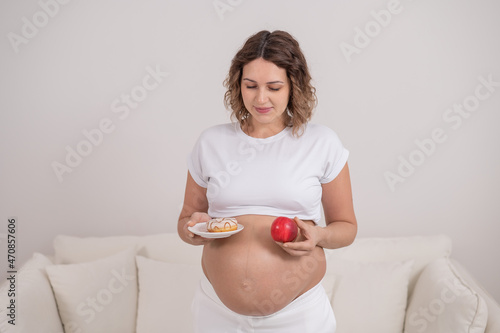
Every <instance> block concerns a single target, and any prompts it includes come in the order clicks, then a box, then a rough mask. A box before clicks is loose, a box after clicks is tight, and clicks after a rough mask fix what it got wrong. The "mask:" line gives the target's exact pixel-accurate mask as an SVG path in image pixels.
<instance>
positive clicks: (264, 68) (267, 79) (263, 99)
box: [241, 58, 290, 130]
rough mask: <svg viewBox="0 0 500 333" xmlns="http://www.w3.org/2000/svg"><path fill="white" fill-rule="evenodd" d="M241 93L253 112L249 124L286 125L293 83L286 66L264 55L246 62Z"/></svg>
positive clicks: (244, 101)
mask: <svg viewBox="0 0 500 333" xmlns="http://www.w3.org/2000/svg"><path fill="white" fill-rule="evenodd" d="M241 95H242V97H243V103H244V104H245V107H246V109H247V110H248V112H250V114H251V118H250V125H251V126H253V127H256V126H258V127H259V126H266V127H271V128H279V130H281V129H283V126H284V122H283V118H284V117H283V113H284V112H285V110H286V106H287V105H288V98H289V96H290V83H289V82H288V77H287V75H286V70H285V69H283V68H280V67H278V66H276V65H275V64H274V63H272V62H270V61H266V60H264V59H262V58H259V59H255V60H253V61H251V62H249V63H248V64H246V65H245V66H243V75H242V77H241Z"/></svg>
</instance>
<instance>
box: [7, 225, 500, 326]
mask: <svg viewBox="0 0 500 333" xmlns="http://www.w3.org/2000/svg"><path fill="white" fill-rule="evenodd" d="M201 250H202V248H201V247H194V246H189V245H187V244H185V243H183V242H182V241H181V240H180V239H179V238H178V236H177V234H160V235H151V236H140V237H136V236H117V237H103V238H77V237H70V236H58V237H56V239H55V240H54V254H53V255H51V256H50V257H48V256H45V255H42V254H40V253H35V254H34V255H33V257H32V258H31V259H30V260H29V261H28V262H27V263H26V264H25V265H24V266H23V267H22V268H21V269H20V270H19V271H18V273H17V274H15V278H16V284H15V288H14V291H15V296H13V295H12V286H11V285H10V281H6V282H4V283H3V285H2V287H1V288H0V297H1V299H2V303H1V304H2V306H1V308H0V332H23V333H35V332H36V333H62V332H65V333H86V332H91V333H101V332H102V333H114V332H117V333H128V332H137V333H144V332H147V333H155V332H162V333H165V332H175V333H183V332H191V331H192V319H191V312H190V303H191V299H192V296H193V294H194V291H195V288H196V287H197V285H198V281H199V278H200V276H201V274H202V271H201V268H200V257H201ZM450 254H451V241H450V239H449V238H448V237H446V236H443V235H436V236H421V237H420V236H417V237H403V238H358V239H357V240H356V241H355V242H354V244H353V245H351V246H349V247H347V248H344V249H339V250H327V267H328V268H327V274H326V276H325V278H324V279H323V281H322V283H323V285H324V287H325V289H326V290H327V292H328V294H329V296H330V298H331V301H332V306H333V308H334V312H335V315H336V318H337V333H344V332H349V333H357V332H359V333H366V332H371V333H378V332H380V333H392V332H398V333H401V332H405V333H413V332H441V333H442V332H450V333H460V332H468V333H475V332H487V333H498V332H500V307H499V305H498V303H496V302H495V301H494V300H493V298H492V297H491V296H489V295H488V294H487V292H486V291H484V290H483V289H482V288H481V287H480V286H479V285H478V284H477V283H476V282H475V281H474V279H473V278H472V277H471V276H470V275H469V274H468V273H467V272H466V271H465V270H464V269H463V268H462V267H460V265H459V264H458V263H457V262H456V261H454V260H452V259H450ZM315 264H317V263H316V262H315V261H314V260H313V259H311V261H309V262H307V264H305V265H304V267H302V268H303V269H304V270H307V269H308V268H310V267H312V265H315ZM297 274H299V273H297ZM9 289H10V290H11V292H9ZM9 294H10V295H9ZM12 300H13V301H14V302H15V303H14V305H15V309H14V310H13V309H12V306H11V305H10V304H11V302H12ZM9 306H10V309H9ZM13 320H14V321H13ZM9 321H10V323H9ZM12 323H15V325H12ZM63 328H64V330H63ZM235 331H236V330H235V329H231V328H228V330H227V332H235ZM300 333H304V332H300Z"/></svg>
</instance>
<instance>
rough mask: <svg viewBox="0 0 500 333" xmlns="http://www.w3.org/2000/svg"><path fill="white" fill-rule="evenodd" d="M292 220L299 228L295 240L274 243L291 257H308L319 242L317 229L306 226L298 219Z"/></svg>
mask: <svg viewBox="0 0 500 333" xmlns="http://www.w3.org/2000/svg"><path fill="white" fill-rule="evenodd" d="M293 220H294V221H295V223H297V226H298V227H299V233H298V235H297V238H296V239H295V240H294V241H292V242H286V243H281V242H276V244H278V245H279V246H281V248H282V249H283V250H285V251H286V252H287V253H288V254H290V255H292V256H305V255H309V254H311V253H312V251H313V250H314V249H315V248H316V244H318V242H319V230H318V227H316V226H312V225H310V224H307V223H305V222H304V221H302V220H301V219H299V218H298V217H295V218H294V219H293Z"/></svg>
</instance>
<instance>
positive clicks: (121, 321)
mask: <svg viewBox="0 0 500 333" xmlns="http://www.w3.org/2000/svg"><path fill="white" fill-rule="evenodd" d="M46 270H47V274H48V276H49V279H50V282H51V284H52V288H53V289H54V294H55V296H56V300H57V305H58V307H59V314H60V316H61V320H62V322H63V325H64V330H65V332H66V333H77V332H78V333H87V332H88V333H96V332H106V333H114V332H116V333H129V332H130V333H133V332H135V325H136V314H137V269H136V265H135V249H134V248H133V249H129V250H126V251H122V252H120V253H118V254H115V255H113V256H110V257H107V258H104V259H100V260H96V261H93V262H89V263H83V264H69V265H54V266H47V268H46Z"/></svg>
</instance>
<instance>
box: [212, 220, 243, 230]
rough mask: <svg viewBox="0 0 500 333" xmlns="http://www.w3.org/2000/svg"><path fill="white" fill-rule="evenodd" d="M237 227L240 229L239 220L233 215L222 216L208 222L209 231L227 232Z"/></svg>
mask: <svg viewBox="0 0 500 333" xmlns="http://www.w3.org/2000/svg"><path fill="white" fill-rule="evenodd" d="M236 229H238V221H236V219H235V218H232V217H221V218H217V219H211V220H210V221H208V222H207V230H208V231H209V232H226V231H233V230H236Z"/></svg>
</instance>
